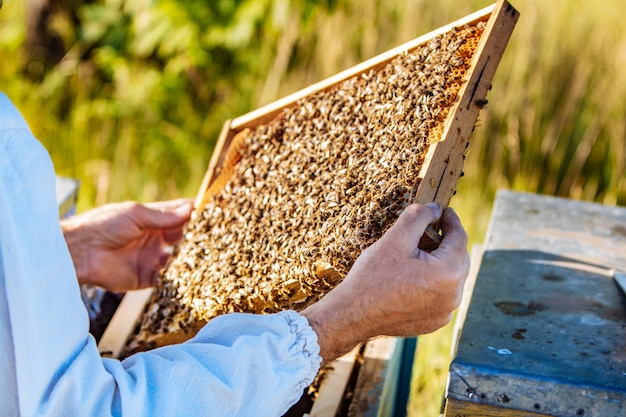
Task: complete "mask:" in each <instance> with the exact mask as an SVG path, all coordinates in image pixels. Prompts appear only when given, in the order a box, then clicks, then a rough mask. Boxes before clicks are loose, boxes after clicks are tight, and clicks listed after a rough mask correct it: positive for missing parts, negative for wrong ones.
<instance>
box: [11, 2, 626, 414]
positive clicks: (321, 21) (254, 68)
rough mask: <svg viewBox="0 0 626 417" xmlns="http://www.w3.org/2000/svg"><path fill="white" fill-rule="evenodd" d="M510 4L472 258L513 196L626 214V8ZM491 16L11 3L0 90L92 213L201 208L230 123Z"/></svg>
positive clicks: (486, 130)
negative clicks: (140, 207)
mask: <svg viewBox="0 0 626 417" xmlns="http://www.w3.org/2000/svg"><path fill="white" fill-rule="evenodd" d="M511 2H512V4H513V5H514V6H515V7H516V8H517V9H518V10H519V11H520V13H521V17H520V20H519V22H518V24H517V27H516V29H515V31H514V33H513V36H512V38H511V41H510V43H509V46H508V48H507V50H506V52H505V54H504V57H503V59H502V62H501V64H500V66H499V69H498V71H497V73H496V76H495V78H494V81H493V89H492V90H491V91H490V92H489V94H488V96H487V98H488V100H489V104H488V105H487V107H486V108H485V109H484V110H483V111H482V112H481V115H480V118H479V122H478V125H477V128H476V130H475V132H474V135H473V137H472V139H471V144H470V148H469V152H468V158H467V160H466V167H465V173H466V175H465V176H464V177H463V178H462V179H461V180H460V182H459V187H458V193H457V195H456V196H455V197H454V198H453V200H452V203H451V204H452V205H453V206H454V207H455V208H456V210H457V211H458V212H459V214H460V215H461V217H462V220H463V222H464V224H465V226H466V228H467V230H468V232H469V234H470V239H471V242H470V243H471V244H474V243H480V242H481V241H482V239H483V237H484V235H485V230H486V227H487V222H488V218H489V215H490V210H491V205H492V202H493V198H494V195H495V192H496V190H497V189H499V188H507V189H514V190H519V191H527V192H535V193H541V194H549V195H558V196H563V197H569V198H573V199H582V200H588V201H595V202H599V203H603V204H609V205H615V204H617V205H626V168H625V167H626V150H625V145H626V70H625V68H626V25H624V24H623V16H626V2H624V1H622V0H606V1H604V2H602V4H595V3H592V2H589V1H585V0H554V1H549V2H548V1H542V0H511ZM491 3H492V1H471V0H439V1H427V0H325V1H313V0H293V1H288V0H238V1H237V0H184V1H183V0H158V1H157V0H125V1H124V0H4V4H3V6H2V9H0V60H1V62H2V63H1V64H0V91H3V92H4V93H6V94H7V95H8V96H9V97H10V98H11V99H12V100H13V102H14V103H15V104H16V105H17V106H18V108H19V109H20V110H21V111H22V113H23V114H24V116H25V117H26V119H27V120H28V122H29V124H30V126H31V127H32V129H33V131H34V133H35V135H36V136H37V137H38V138H39V139H40V140H41V142H42V143H43V144H44V145H45V146H46V148H47V149H48V151H49V152H50V154H51V156H52V159H53V161H54V164H55V167H56V170H57V173H58V174H59V175H63V176H69V177H74V178H77V179H79V180H80V181H81V186H80V197H79V211H84V210H86V209H88V208H90V207H93V206H96V205H101V204H104V203H107V202H113V201H120V200H128V199H132V200H138V201H144V202H145V201H152V200H159V199H169V198H177V197H181V196H187V197H195V195H196V193H197V192H198V189H199V187H200V182H201V180H202V177H203V175H204V172H205V171H206V168H207V164H208V162H209V159H210V156H211V152H212V149H213V146H214V143H215V141H216V139H217V136H218V133H219V131H220V129H221V127H222V124H223V123H224V121H225V120H226V119H228V118H231V117H236V116H239V115H241V114H244V113H246V112H248V111H250V110H252V109H255V108H257V107H259V106H261V105H263V104H266V103H268V102H271V101H273V100H275V99H277V98H280V97H282V96H284V95H287V94H289V93H291V92H294V91H297V90H299V89H301V88H303V87H305V86H308V85H310V84H312V83H314V82H317V81H319V80H321V79H323V78H326V77H328V76H330V75H333V74H334V73H336V72H339V71H341V70H343V69H346V68H348V67H350V66H352V65H354V64H356V63H359V62H361V61H363V60H365V59H368V58H371V57H373V56H375V55H377V54H379V53H381V52H384V51H385V50H387V49H390V48H392V47H395V46H397V45H399V44H401V43H404V42H406V41H409V40H411V39H413V38H415V37H418V36H420V35H423V34H425V33H427V32H429V31H431V30H433V29H436V28H437V27H439V26H443V25H445V24H448V23H450V22H453V21H454V20H457V19H459V18H461V17H463V16H465V15H467V14H469V13H471V12H474V11H477V10H479V9H480V8H482V7H485V6H488V5H489V4H491ZM0 4H1V2H0ZM450 339H451V327H450V326H448V327H446V328H444V329H442V330H440V331H438V332H436V333H435V334H432V335H428V336H425V337H421V338H420V341H419V349H418V354H417V360H416V365H415V371H414V378H413V383H412V396H411V403H410V406H409V415H410V416H434V415H437V413H438V412H439V407H440V404H441V397H442V394H443V390H444V386H445V375H446V372H447V367H448V364H449V361H450V357H449V349H450Z"/></svg>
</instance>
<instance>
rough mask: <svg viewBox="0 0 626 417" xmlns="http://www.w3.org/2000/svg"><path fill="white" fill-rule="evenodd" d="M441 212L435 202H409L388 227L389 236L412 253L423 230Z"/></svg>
mask: <svg viewBox="0 0 626 417" xmlns="http://www.w3.org/2000/svg"><path fill="white" fill-rule="evenodd" d="M441 212H442V209H441V206H440V205H439V204H437V203H429V204H425V205H422V204H411V205H410V206H408V207H407V208H406V209H405V210H404V211H403V212H402V214H400V217H398V220H397V221H396V223H395V224H394V225H393V227H392V228H391V229H389V238H390V239H394V240H396V241H397V242H398V244H400V245H401V246H402V247H403V248H404V249H406V252H407V253H410V254H414V252H415V250H416V248H417V245H418V244H419V241H420V238H421V237H422V235H423V234H424V231H425V230H426V228H427V227H428V225H429V224H431V223H434V222H436V221H437V220H438V219H439V218H440V217H441Z"/></svg>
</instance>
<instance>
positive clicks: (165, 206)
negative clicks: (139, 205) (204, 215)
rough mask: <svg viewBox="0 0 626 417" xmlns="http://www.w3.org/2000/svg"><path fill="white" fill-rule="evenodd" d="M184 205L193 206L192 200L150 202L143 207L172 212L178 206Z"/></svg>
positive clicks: (178, 199) (179, 199)
mask: <svg viewBox="0 0 626 417" xmlns="http://www.w3.org/2000/svg"><path fill="white" fill-rule="evenodd" d="M186 204H193V200H192V199H190V198H177V199H175V200H166V201H152V202H150V203H145V204H144V205H145V206H146V207H149V208H151V209H154V210H159V211H174V210H176V209H177V208H179V207H180V206H184V205H186Z"/></svg>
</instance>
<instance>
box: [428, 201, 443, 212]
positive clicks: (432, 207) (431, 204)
mask: <svg viewBox="0 0 626 417" xmlns="http://www.w3.org/2000/svg"><path fill="white" fill-rule="evenodd" d="M426 205H427V206H428V207H430V208H431V209H433V210H441V205H439V203H436V202H434V201H433V202H432V203H426Z"/></svg>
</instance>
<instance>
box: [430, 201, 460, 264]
mask: <svg viewBox="0 0 626 417" xmlns="http://www.w3.org/2000/svg"><path fill="white" fill-rule="evenodd" d="M441 231H442V233H443V240H442V241H441V244H440V245H439V248H438V249H437V250H435V251H433V252H432V254H433V255H435V256H437V257H442V256H449V255H456V256H460V255H462V254H463V255H464V254H465V253H466V252H467V233H466V232H465V229H464V228H463V225H462V224H461V219H459V216H458V215H457V214H456V212H455V211H454V209H452V208H448V209H446V210H445V211H444V213H443V216H442V217H441Z"/></svg>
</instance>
